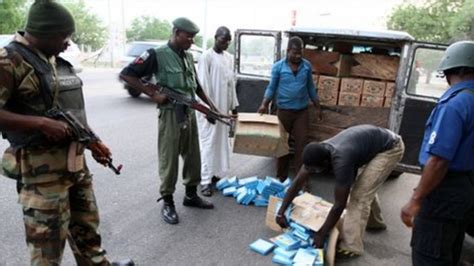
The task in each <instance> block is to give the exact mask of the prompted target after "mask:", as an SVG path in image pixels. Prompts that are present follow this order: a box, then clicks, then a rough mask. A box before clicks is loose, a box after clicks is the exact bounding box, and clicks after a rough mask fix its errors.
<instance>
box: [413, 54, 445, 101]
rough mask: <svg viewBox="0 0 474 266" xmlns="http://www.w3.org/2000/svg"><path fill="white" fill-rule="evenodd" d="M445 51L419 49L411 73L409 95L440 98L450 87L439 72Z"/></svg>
mask: <svg viewBox="0 0 474 266" xmlns="http://www.w3.org/2000/svg"><path fill="white" fill-rule="evenodd" d="M443 54H444V51H443V50H434V49H428V48H417V49H416V50H415V57H414V62H413V64H412V68H411V71H410V77H409V80H408V86H407V93H408V94H411V95H419V96H428V97H434V98H439V97H440V96H441V95H442V94H443V93H444V92H445V91H446V89H447V88H448V87H449V85H448V82H447V81H446V79H445V78H444V77H442V76H441V75H440V73H439V72H438V71H437V68H438V66H439V63H440V61H441V58H442V57H443Z"/></svg>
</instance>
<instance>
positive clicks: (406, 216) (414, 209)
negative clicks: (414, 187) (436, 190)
mask: <svg viewBox="0 0 474 266" xmlns="http://www.w3.org/2000/svg"><path fill="white" fill-rule="evenodd" d="M420 208H421V201H420V200H414V199H410V201H409V202H408V203H407V204H405V206H403V208H402V211H401V213H400V217H401V218H402V221H403V223H404V224H405V225H406V226H408V227H413V220H414V219H415V216H416V215H417V214H418V213H419V212H420Z"/></svg>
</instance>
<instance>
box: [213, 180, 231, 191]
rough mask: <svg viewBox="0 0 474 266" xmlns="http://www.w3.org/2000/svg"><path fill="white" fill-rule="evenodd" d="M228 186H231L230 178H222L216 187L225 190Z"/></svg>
mask: <svg viewBox="0 0 474 266" xmlns="http://www.w3.org/2000/svg"><path fill="white" fill-rule="evenodd" d="M226 187H230V183H229V179H227V178H222V179H221V180H219V181H218V182H217V183H216V188H217V189H218V190H223V189H224V188H226Z"/></svg>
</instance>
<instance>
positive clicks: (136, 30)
mask: <svg viewBox="0 0 474 266" xmlns="http://www.w3.org/2000/svg"><path fill="white" fill-rule="evenodd" d="M126 32H127V33H126V34H127V40H128V41H144V40H167V39H168V38H169V37H170V36H171V24H170V23H169V22H168V21H166V20H160V19H158V18H155V17H150V16H144V17H139V18H135V19H134V20H133V21H132V25H131V26H130V28H128V29H127V31H126Z"/></svg>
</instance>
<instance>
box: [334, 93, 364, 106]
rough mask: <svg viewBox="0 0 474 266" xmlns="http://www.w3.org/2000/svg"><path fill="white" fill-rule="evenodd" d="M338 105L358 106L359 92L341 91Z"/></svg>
mask: <svg viewBox="0 0 474 266" xmlns="http://www.w3.org/2000/svg"><path fill="white" fill-rule="evenodd" d="M338 105H343V106H359V105H360V94H358V93H349V92H341V94H340V95H339V102H338Z"/></svg>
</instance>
